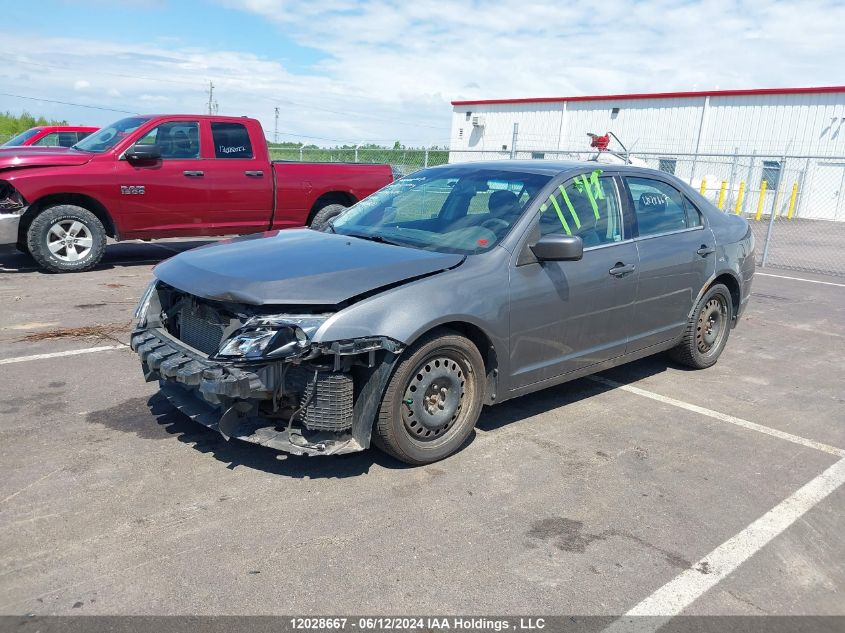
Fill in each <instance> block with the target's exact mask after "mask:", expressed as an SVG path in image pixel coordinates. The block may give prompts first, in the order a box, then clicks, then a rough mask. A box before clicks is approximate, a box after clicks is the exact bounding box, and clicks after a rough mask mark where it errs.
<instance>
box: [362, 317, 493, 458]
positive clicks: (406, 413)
mask: <svg viewBox="0 0 845 633" xmlns="http://www.w3.org/2000/svg"><path fill="white" fill-rule="evenodd" d="M483 384H484V361H483V360H482V359H481V355H480V354H479V353H478V349H477V348H476V347H475V345H473V344H472V342H471V341H469V340H467V339H466V338H464V337H463V336H459V335H458V334H456V333H454V332H453V331H452V330H445V329H443V330H439V331H436V332H433V333H432V334H431V335H429V336H426V337H425V338H424V339H422V340H421V341H420V342H418V343H417V344H415V345H414V346H413V347H411V348H409V349H408V350H407V351H406V352H405V354H404V356H403V358H402V360H400V361H399V365H398V366H397V367H396V371H395V372H394V374H393V377H392V378H391V379H390V383H389V384H388V386H387V389H386V390H385V394H384V398H383V399H382V403H381V408H380V409H379V414H378V418H377V420H376V426H375V433H374V436H373V441H374V443H375V444H376V446H378V447H379V448H380V449H381V450H383V451H384V452H385V453H387V454H389V455H392V456H393V457H395V458H396V459H398V460H401V461H403V462H405V463H407V464H414V465H419V464H430V463H432V462H436V461H438V460H441V459H443V458H444V457H448V456H449V455H451V454H452V453H454V452H455V451H457V450H458V449H459V448H460V447H461V446H462V445H463V444H464V442H466V440H467V438H468V437H469V434H470V433H471V432H472V429H473V427H474V426H475V423H476V422H477V421H478V416H479V415H480V413H481V405H482V389H483V387H482V385H483Z"/></svg>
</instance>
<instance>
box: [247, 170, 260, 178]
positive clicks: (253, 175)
mask: <svg viewBox="0 0 845 633" xmlns="http://www.w3.org/2000/svg"><path fill="white" fill-rule="evenodd" d="M244 173H245V174H246V175H247V176H249V177H250V178H261V177H262V176H264V172H263V171H245V172H244Z"/></svg>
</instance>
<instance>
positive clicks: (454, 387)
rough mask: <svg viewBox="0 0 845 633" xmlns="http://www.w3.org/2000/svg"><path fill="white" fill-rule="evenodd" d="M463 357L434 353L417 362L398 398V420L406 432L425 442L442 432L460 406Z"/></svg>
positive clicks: (462, 389)
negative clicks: (399, 419) (421, 361)
mask: <svg viewBox="0 0 845 633" xmlns="http://www.w3.org/2000/svg"><path fill="white" fill-rule="evenodd" d="M466 363H467V360H466V359H465V358H462V357H460V356H459V355H457V354H455V355H451V354H450V355H448V356H447V355H443V354H440V355H437V356H434V357H432V358H428V359H426V360H425V361H423V363H421V364H420V366H418V367H417V368H416V370H415V372H414V373H413V374H412V377H411V380H410V383H409V384H408V385H407V386H406V388H405V392H404V395H403V398H402V403H403V404H404V405H405V406H404V407H403V410H402V422H403V424H404V425H405V428H406V429H407V430H408V433H409V434H410V435H411V437H413V438H414V439H416V440H417V441H420V442H428V441H431V440H434V439H436V438H439V437H440V436H441V434H443V433H446V432H447V431H448V430H449V429H450V428H451V427H452V425H453V424H454V423H455V421H456V420H457V419H458V416H459V415H460V414H461V409H462V407H463V401H464V395H465V389H464V388H465V386H466V380H465V377H464V372H465V369H464V367H465V366H466Z"/></svg>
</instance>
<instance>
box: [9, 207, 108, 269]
mask: <svg viewBox="0 0 845 633" xmlns="http://www.w3.org/2000/svg"><path fill="white" fill-rule="evenodd" d="M26 243H27V247H28V248H29V252H30V254H31V255H32V257H33V258H35V261H37V262H38V263H39V264H40V265H41V266H42V267H43V268H45V269H47V270H49V271H50V272H54V273H71V272H83V271H86V270H90V269H92V268H93V267H94V266H96V265H97V263H98V262H99V261H100V259H102V257H103V253H104V252H105V249H106V231H105V229H104V228H103V225H102V223H101V222H100V220H98V219H97V216H95V215H94V214H93V213H91V212H90V211H88V210H87V209H83V208H82V207H77V206H75V205H70V204H62V205H58V206H55V207H50V208H48V209H45V210H44V211H42V212H41V213H40V214H39V215H37V216H36V217H35V219H34V220H33V221H32V224H31V225H30V226H29V231H27V234H26Z"/></svg>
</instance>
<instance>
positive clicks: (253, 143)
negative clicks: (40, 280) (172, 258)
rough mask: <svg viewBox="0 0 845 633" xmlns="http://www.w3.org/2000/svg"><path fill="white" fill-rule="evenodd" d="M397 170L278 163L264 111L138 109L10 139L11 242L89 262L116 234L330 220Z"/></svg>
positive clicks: (48, 262)
mask: <svg viewBox="0 0 845 633" xmlns="http://www.w3.org/2000/svg"><path fill="white" fill-rule="evenodd" d="M392 180H393V172H392V169H391V167H390V166H389V165H368V164H337V163H334V164H319V163H291V162H271V160H270V155H269V151H268V148H267V143H266V141H265V138H264V132H263V130H262V128H261V124H260V123H259V122H258V121H256V120H255V119H249V118H240V117H221V116H198V115H165V116H163V115H159V116H132V117H128V118H125V119H122V120H120V121H117V122H116V123H113V124H112V125H108V126H106V127H104V128H102V129H101V130H100V131H98V132H96V133H94V134H92V135H91V136H89V137H87V138H85V139H83V140H82V141H80V142H79V143H77V144H75V145H74V146H73V147H70V148H0V244H3V243H13V244H16V246H17V248H18V249H19V250H22V251H24V252H29V253H30V254H31V255H32V256H33V257H34V258H35V260H36V261H37V262H38V263H39V264H40V265H41V266H42V267H44V268H46V269H47V270H49V271H52V272H76V271H84V270H89V269H90V268H92V267H93V266H95V265H96V264H97V262H98V261H99V260H100V258H101V257H102V255H103V252H104V250H105V244H106V237H107V236H108V237H112V238H114V239H115V240H131V239H143V240H151V239H157V238H166V237H194V236H212V235H235V234H244V233H258V232H262V231H268V230H273V229H284V228H290V227H296V226H304V225H311V224H314V223H317V224H322V223H324V222H326V221H327V220H328V219H329V218H331V217H332V216H333V215H337V214H338V213H340V211H342V210H343V209H344V208H345V207H347V206H350V205H352V204H354V203H355V202H357V201H358V200H360V199H362V198H364V197H366V196H368V195H370V194H371V193H373V192H374V191H376V190H377V189H380V188H381V187H383V186H385V185H387V184H388V183H390V182H392Z"/></svg>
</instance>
